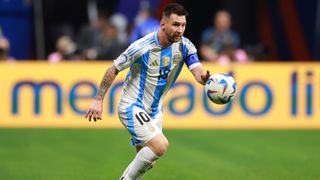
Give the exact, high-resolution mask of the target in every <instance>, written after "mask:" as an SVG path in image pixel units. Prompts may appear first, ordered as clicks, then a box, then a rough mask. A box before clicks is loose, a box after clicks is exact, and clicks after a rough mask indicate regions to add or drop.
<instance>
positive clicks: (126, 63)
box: [113, 51, 134, 71]
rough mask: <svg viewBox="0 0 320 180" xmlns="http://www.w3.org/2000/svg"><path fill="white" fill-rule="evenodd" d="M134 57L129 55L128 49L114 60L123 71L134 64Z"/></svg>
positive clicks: (119, 69) (116, 65) (115, 64)
mask: <svg viewBox="0 0 320 180" xmlns="http://www.w3.org/2000/svg"><path fill="white" fill-rule="evenodd" d="M133 61H134V60H133V58H132V57H131V56H130V55H129V53H128V52H127V51H124V52H123V53H122V54H120V56H119V57H118V58H117V59H115V60H114V61H113V64H114V66H115V67H116V68H117V70H118V71H122V70H124V69H126V68H128V67H130V66H131V64H133Z"/></svg>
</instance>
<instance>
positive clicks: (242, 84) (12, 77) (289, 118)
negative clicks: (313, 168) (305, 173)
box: [0, 62, 320, 129]
mask: <svg viewBox="0 0 320 180" xmlns="http://www.w3.org/2000/svg"><path fill="white" fill-rule="evenodd" d="M109 65H110V64H109V63H107V62H103V63H102V62H101V63H98V62H97V63H84V62H72V63H61V64H54V65H52V64H51V65H50V64H47V63H35V62H24V63H15V64H7V63H1V64H0V72H1V77H0V82H1V84H0V89H1V91H0V102H1V104H0V127H73V128H89V127H100V128H119V127H122V125H121V123H120V122H119V120H118V116H117V107H118V101H119V98H120V95H121V90H122V83H123V81H124V78H125V76H126V73H127V71H124V72H120V73H119V75H118V76H117V79H116V81H115V82H114V84H113V86H112V87H111V88H110V90H109V91H108V93H107V94H106V97H105V103H104V107H103V109H104V112H103V120H102V121H98V122H96V123H94V122H88V121H87V120H86V119H85V118H84V114H85V112H86V110H87V108H88V107H89V105H90V103H91V101H92V98H93V97H94V95H95V93H96V92H97V90H98V85H99V83H100V80H101V78H102V76H103V74H104V72H105V70H106V68H107V67H108V66H109ZM204 66H205V67H207V68H208V69H210V71H211V72H212V73H215V72H222V73H232V74H233V76H234V77H235V80H236V82H237V87H238V92H237V96H236V98H235V99H234V100H233V101H232V102H231V103H229V104H226V105H215V104H213V103H211V102H210V101H209V100H208V98H206V96H205V94H204V90H203V86H201V85H200V84H198V83H196V81H195V80H194V78H193V76H192V74H191V73H190V72H189V71H188V70H187V68H186V67H184V68H183V70H182V72H181V74H180V76H179V78H178V80H177V82H176V84H175V85H174V86H173V87H172V89H171V91H169V93H168V95H167V96H166V98H165V101H164V120H163V124H164V127H165V128H194V129H203V128H206V129H211V128H212V129H320V64H318V63H252V64H247V65H231V66H223V67H221V66H218V65H214V64H204Z"/></svg>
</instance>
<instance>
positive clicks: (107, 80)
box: [85, 65, 119, 121]
mask: <svg viewBox="0 0 320 180" xmlns="http://www.w3.org/2000/svg"><path fill="white" fill-rule="evenodd" d="M118 72H119V71H118V70H117V68H116V67H115V66H114V65H112V66H110V67H109V68H108V69H107V71H106V72H105V74H104V76H103V78H102V81H101V83H100V87H99V90H98V93H97V95H96V97H95V99H94V100H93V102H92V104H91V106H90V108H89V110H88V112H87V114H86V116H85V117H86V118H89V121H91V118H93V120H94V121H97V120H101V116H102V105H103V99H104V96H105V94H106V93H107V91H108V89H109V88H110V86H111V84H112V83H113V81H114V80H115V78H116V76H117V74H118Z"/></svg>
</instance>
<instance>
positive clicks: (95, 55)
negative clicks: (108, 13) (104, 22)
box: [87, 21, 126, 60]
mask: <svg viewBox="0 0 320 180" xmlns="http://www.w3.org/2000/svg"><path fill="white" fill-rule="evenodd" d="M109 22H110V23H109V24H108V26H107V27H106V28H105V29H104V30H103V33H102V36H101V37H100V41H99V42H98V44H97V45H95V46H93V47H92V48H90V49H88V51H87V56H88V57H90V58H91V59H96V60H113V59H115V58H117V57H118V56H119V54H120V53H121V52H122V51H123V50H124V48H125V45H126V44H124V43H122V42H121V41H120V40H119V36H118V35H119V29H118V28H117V25H116V24H114V22H113V21H109Z"/></svg>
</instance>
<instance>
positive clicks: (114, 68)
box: [86, 3, 210, 180]
mask: <svg viewBox="0 0 320 180" xmlns="http://www.w3.org/2000/svg"><path fill="white" fill-rule="evenodd" d="M187 15H188V12H187V10H186V9H185V8H184V7H183V6H182V5H180V4H177V3H170V4H168V5H167V6H166V7H165V9H164V11H163V16H162V19H161V22H160V29H159V30H158V31H156V32H153V33H150V34H148V35H146V36H145V37H143V38H141V39H139V40H137V41H135V42H133V43H132V44H131V45H130V46H129V47H128V48H127V50H125V51H124V52H123V53H122V54H121V55H120V56H119V57H118V58H117V59H116V60H114V61H113V65H111V66H110V67H109V68H108V69H107V71H106V73H105V75H104V77H103V79H102V81H101V84H100V88H99V91H98V93H97V95H96V97H95V99H94V100H93V102H92V104H91V106H90V108H89V110H88V112H87V114H86V118H88V119H89V121H91V119H93V120H94V121H97V120H101V116H102V104H103V99H104V96H105V94H106V92H107V90H108V89H109V87H110V86H111V84H112V82H113V81H114V79H115V78H116V76H117V74H118V73H119V72H120V71H122V70H124V69H126V68H129V67H130V71H129V73H128V74H127V77H126V79H125V83H124V85H123V93H122V96H121V99H120V102H119V106H118V107H119V109H118V112H119V119H120V121H121V123H122V124H123V125H124V126H125V127H126V128H127V129H128V131H129V133H130V134H131V137H132V143H133V145H134V146H136V149H137V154H136V156H135V158H134V159H133V161H132V162H131V163H130V164H129V165H128V166H127V168H126V169H125V171H124V172H123V174H122V176H121V178H120V179H122V180H127V179H130V180H131V179H141V178H142V177H143V175H144V173H145V172H146V171H147V170H149V169H150V168H151V167H152V165H153V164H154V163H155V161H156V160H157V159H158V158H159V157H161V156H162V155H163V154H164V153H165V152H166V151H167V148H168V146H169V143H168V140H167V138H166V136H165V135H164V134H163V133H162V111H163V109H162V104H163V99H164V96H165V95H166V94H167V92H168V90H169V89H170V87H172V85H173V84H174V82H175V81H176V79H177V77H178V75H179V73H180V71H181V69H182V67H183V64H186V65H187V67H188V68H189V70H190V71H191V72H192V74H193V75H194V77H195V79H196V80H197V82H199V83H200V84H202V85H204V84H205V83H206V81H207V80H208V78H209V76H210V72H209V71H208V70H206V69H205V68H204V67H203V66H202V65H201V64H200V61H199V59H198V55H197V50H196V48H195V46H194V45H193V43H192V42H190V41H189V39H187V38H185V37H184V36H183V33H184V31H185V28H186V25H187V22H186V16H187Z"/></svg>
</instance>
